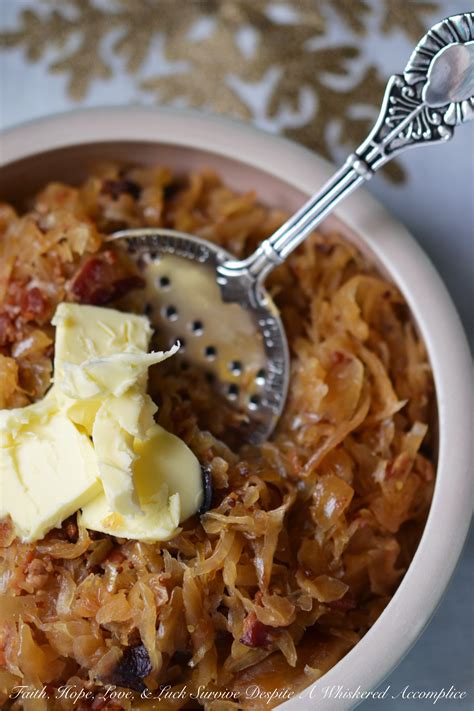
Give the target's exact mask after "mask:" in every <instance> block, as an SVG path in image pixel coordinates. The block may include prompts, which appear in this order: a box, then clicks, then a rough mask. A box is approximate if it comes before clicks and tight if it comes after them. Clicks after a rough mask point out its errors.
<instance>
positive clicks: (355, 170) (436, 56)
mask: <svg viewBox="0 0 474 711" xmlns="http://www.w3.org/2000/svg"><path fill="white" fill-rule="evenodd" d="M473 118H474V12H466V13H463V14H462V15H453V16H452V17H448V18H447V19H445V20H443V21H442V22H439V23H438V24H436V25H434V26H433V27H432V28H431V30H430V31H429V32H428V33H427V34H426V35H425V36H424V37H423V38H422V39H421V40H420V42H419V43H418V45H417V46H416V48H415V50H414V52H413V53H412V55H411V57H410V59H409V62H408V64H407V66H406V67H405V71H404V73H403V75H398V74H395V75H394V76H392V77H391V78H390V79H389V81H388V84H387V88H386V90H385V96H384V99H383V103H382V108H381V111H380V114H379V117H378V119H377V122H376V124H375V126H374V127H373V129H372V131H371V132H370V134H369V136H368V137H367V138H366V140H365V141H364V142H363V143H362V144H361V145H360V146H359V148H357V150H356V151H355V152H354V153H352V154H351V155H350V156H349V158H348V159H347V161H346V163H345V164H344V166H343V167H342V168H341V169H340V170H338V171H337V172H336V174H335V175H334V176H333V178H331V180H329V182H327V183H326V185H324V187H323V188H322V189H321V190H320V191H319V192H318V193H316V195H314V196H313V197H312V198H311V199H310V200H308V202H307V203H306V204H305V205H303V207H302V208H301V209H300V210H299V211H298V212H297V213H295V215H293V216H292V217H291V218H290V219H289V220H287V222H285V223H284V224H283V225H282V226H281V227H280V228H279V229H278V230H277V231H276V232H275V233H274V234H273V235H272V236H271V237H269V238H268V239H266V240H265V241H264V242H262V244H261V245H260V246H259V247H258V249H257V250H256V251H255V252H254V253H253V254H252V255H250V257H248V258H247V259H245V260H241V261H239V260H228V261H225V262H223V263H222V264H221V265H220V266H219V268H218V273H219V276H218V281H219V284H220V285H221V289H222V292H223V295H224V298H225V299H226V300H227V299H228V300H232V301H240V302H241V303H242V302H244V301H245V300H246V299H247V300H248V298H249V296H248V294H251V296H250V298H251V299H252V301H258V300H259V298H260V286H261V285H262V284H263V281H264V280H265V278H266V276H267V275H268V274H269V272H270V271H271V270H272V269H273V268H274V267H275V266H277V265H278V264H281V263H282V262H283V261H284V260H285V259H286V257H287V256H288V255H289V254H290V253H291V252H292V251H293V250H294V249H295V248H296V247H298V245H299V244H301V242H302V241H303V240H304V239H305V238H306V237H307V236H308V235H309V234H310V233H311V232H312V231H313V230H314V229H315V228H316V227H317V225H318V224H319V223H320V222H321V221H322V220H323V219H324V218H325V217H326V216H327V215H328V214H329V213H330V212H332V210H333V209H334V208H335V207H336V205H337V204H338V203H339V202H340V201H341V200H342V199H343V198H345V197H346V196H347V195H349V194H350V193H352V192H353V191H354V190H355V189H356V188H357V187H358V186H359V185H361V183H363V182H364V181H366V180H369V179H370V178H371V177H372V175H373V174H374V173H375V171H376V170H377V169H378V168H380V166H382V165H384V163H387V162H388V161H389V160H390V159H391V158H393V157H394V156H396V155H398V154H399V153H401V152H402V151H404V150H405V149H406V148H412V147H415V146H420V145H431V144H432V143H438V142H444V141H447V140H448V139H450V138H451V137H452V135H453V133H454V128H455V126H458V125H459V124H461V123H464V122H466V121H469V120H470V119H473Z"/></svg>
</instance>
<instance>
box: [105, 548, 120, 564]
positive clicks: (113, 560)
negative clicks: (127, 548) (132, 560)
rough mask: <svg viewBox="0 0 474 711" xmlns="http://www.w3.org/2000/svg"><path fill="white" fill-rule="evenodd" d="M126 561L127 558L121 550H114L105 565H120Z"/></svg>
mask: <svg viewBox="0 0 474 711" xmlns="http://www.w3.org/2000/svg"><path fill="white" fill-rule="evenodd" d="M124 560H125V556H124V554H123V553H122V551H121V550H120V548H113V549H112V550H111V551H110V553H109V555H108V556H107V557H106V558H105V560H104V563H110V564H111V565H120V564H121V563H123V561H124Z"/></svg>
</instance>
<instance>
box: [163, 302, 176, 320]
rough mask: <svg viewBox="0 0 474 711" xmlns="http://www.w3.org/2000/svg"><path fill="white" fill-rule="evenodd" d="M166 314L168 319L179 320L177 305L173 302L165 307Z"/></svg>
mask: <svg viewBox="0 0 474 711" xmlns="http://www.w3.org/2000/svg"><path fill="white" fill-rule="evenodd" d="M164 316H165V317H166V318H167V319H168V321H177V320H178V311H177V310H176V307H175V306H172V305H171V304H170V305H169V306H166V307H165V309H164Z"/></svg>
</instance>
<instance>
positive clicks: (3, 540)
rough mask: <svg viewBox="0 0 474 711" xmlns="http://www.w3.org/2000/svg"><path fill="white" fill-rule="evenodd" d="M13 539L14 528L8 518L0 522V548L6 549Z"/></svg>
mask: <svg viewBox="0 0 474 711" xmlns="http://www.w3.org/2000/svg"><path fill="white" fill-rule="evenodd" d="M14 539H15V527H14V525H13V521H12V520H11V518H10V516H8V518H5V519H3V521H0V547H1V548H6V547H7V546H9V545H10V543H13V541H14Z"/></svg>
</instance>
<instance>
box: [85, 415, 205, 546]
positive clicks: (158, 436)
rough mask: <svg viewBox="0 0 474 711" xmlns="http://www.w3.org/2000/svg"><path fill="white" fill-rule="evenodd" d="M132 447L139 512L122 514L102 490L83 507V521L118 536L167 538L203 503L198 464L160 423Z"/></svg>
mask: <svg viewBox="0 0 474 711" xmlns="http://www.w3.org/2000/svg"><path fill="white" fill-rule="evenodd" d="M134 451H135V455H136V459H135V461H134V464H133V476H134V481H135V486H136V490H137V492H138V497H139V501H140V506H141V508H142V510H143V514H142V515H141V516H140V515H131V516H130V515H121V514H119V513H117V512H116V511H114V510H113V509H112V508H111V507H110V506H109V504H108V501H107V497H106V496H105V494H101V495H99V496H97V497H96V498H95V499H94V500H92V501H90V502H89V503H88V504H87V505H86V506H83V508H82V516H81V520H82V523H83V524H84V526H86V528H90V529H93V530H94V531H102V532H103V533H108V534H110V535H113V536H118V537H119V538H132V539H138V540H140V541H145V542H155V541H166V540H169V539H171V538H173V536H175V535H176V534H177V533H178V532H179V528H178V526H179V523H181V522H183V521H185V520H186V519H187V518H189V517H190V516H192V515H193V514H195V513H196V511H197V510H198V509H199V508H200V506H201V504H202V501H203V497H204V494H203V488H202V477H201V467H200V465H199V462H198V460H197V458H196V457H195V455H194V454H193V452H191V450H190V449H189V447H187V445H186V444H185V443H184V442H183V441H182V440H181V439H179V437H176V436H175V435H173V434H171V433H169V432H167V431H166V430H164V429H163V428H162V427H160V426H159V425H154V426H153V428H152V429H151V430H150V431H149V432H148V437H147V439H146V440H144V441H140V440H137V439H136V440H135V441H134Z"/></svg>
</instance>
